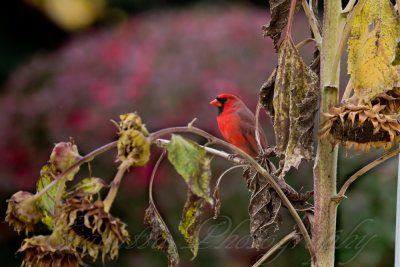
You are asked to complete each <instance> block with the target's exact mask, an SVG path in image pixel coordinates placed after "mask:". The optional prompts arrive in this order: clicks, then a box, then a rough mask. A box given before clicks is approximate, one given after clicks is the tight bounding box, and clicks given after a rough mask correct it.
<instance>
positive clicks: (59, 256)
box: [18, 235, 85, 267]
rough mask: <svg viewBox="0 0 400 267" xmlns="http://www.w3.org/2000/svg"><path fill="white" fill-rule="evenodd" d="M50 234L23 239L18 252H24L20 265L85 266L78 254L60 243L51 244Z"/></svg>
mask: <svg viewBox="0 0 400 267" xmlns="http://www.w3.org/2000/svg"><path fill="white" fill-rule="evenodd" d="M50 241H51V238H50V236H42V235H40V236H34V237H32V238H29V239H28V238H27V239H25V240H24V241H23V243H22V245H21V248H20V249H19V250H18V252H25V257H24V261H23V263H22V266H35V267H39V266H40V267H53V266H57V267H79V266H85V264H84V263H83V262H82V260H81V258H80V256H79V254H78V253H77V252H76V251H75V250H74V249H72V248H70V247H68V246H66V245H64V244H62V245H57V246H53V245H51V242H50Z"/></svg>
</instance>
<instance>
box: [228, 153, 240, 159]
mask: <svg viewBox="0 0 400 267" xmlns="http://www.w3.org/2000/svg"><path fill="white" fill-rule="evenodd" d="M237 156H239V154H229V155H228V159H229V160H234V159H235V158H236V157H237Z"/></svg>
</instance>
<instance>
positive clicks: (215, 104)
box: [210, 99, 221, 107]
mask: <svg viewBox="0 0 400 267" xmlns="http://www.w3.org/2000/svg"><path fill="white" fill-rule="evenodd" d="M210 104H211V105H213V106H216V107H220V106H221V103H219V102H218V100H217V99H214V100H213V101H211V102H210Z"/></svg>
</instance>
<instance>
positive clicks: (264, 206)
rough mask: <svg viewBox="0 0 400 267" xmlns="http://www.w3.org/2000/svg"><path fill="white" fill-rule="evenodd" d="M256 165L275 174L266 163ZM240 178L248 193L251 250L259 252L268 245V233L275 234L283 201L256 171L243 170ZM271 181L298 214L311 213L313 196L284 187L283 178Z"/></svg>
mask: <svg viewBox="0 0 400 267" xmlns="http://www.w3.org/2000/svg"><path fill="white" fill-rule="evenodd" d="M257 161H258V162H259V163H260V164H261V165H262V166H263V167H264V168H265V169H267V170H268V171H269V172H270V173H272V171H274V167H273V165H272V164H271V163H270V161H269V160H268V159H266V158H258V159H257ZM271 175H272V174H271ZM243 177H244V179H245V181H246V184H247V188H248V189H249V191H250V192H251V198H250V204H249V216H250V234H251V236H252V238H253V244H252V246H253V247H254V248H257V249H262V248H265V247H264V246H263V243H264V242H265V241H267V238H268V235H269V233H270V232H274V231H276V230H278V229H279V226H280V225H281V224H282V217H281V216H280V214H279V210H280V208H281V206H282V201H281V199H280V198H279V196H278V194H277V193H276V191H275V190H274V189H273V188H272V187H271V185H270V184H269V183H268V182H267V180H266V179H265V178H264V177H263V176H262V175H260V174H259V173H257V171H256V170H255V169H253V168H251V167H246V168H245V169H244V172H243ZM273 177H274V178H275V180H276V182H277V183H278V184H279V186H280V187H281V188H282V191H283V192H284V193H285V195H286V196H287V197H288V199H289V200H290V201H291V202H292V204H293V205H294V207H295V208H296V209H297V210H299V211H307V210H312V208H313V207H312V205H311V204H309V203H308V202H307V201H308V199H309V198H310V197H311V196H312V194H313V193H312V192H306V193H297V192H296V191H295V190H294V189H293V188H292V187H290V186H289V185H288V184H286V183H285V181H284V180H283V178H282V177H276V176H273Z"/></svg>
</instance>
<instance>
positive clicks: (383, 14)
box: [348, 0, 400, 104]
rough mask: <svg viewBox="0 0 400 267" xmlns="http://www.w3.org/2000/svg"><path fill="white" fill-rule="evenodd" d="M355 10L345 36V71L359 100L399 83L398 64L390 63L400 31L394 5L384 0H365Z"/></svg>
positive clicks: (399, 68)
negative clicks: (346, 38) (346, 68)
mask: <svg viewBox="0 0 400 267" xmlns="http://www.w3.org/2000/svg"><path fill="white" fill-rule="evenodd" d="M361 4H363V6H360V7H359V8H358V9H357V11H358V12H357V13H356V14H354V16H355V17H354V21H353V24H352V28H351V34H350V37H349V40H348V51H349V57H348V73H349V74H350V76H351V79H352V81H353V86H354V87H353V89H354V96H355V97H356V98H358V99H359V100H360V101H361V102H360V103H361V104H364V103H369V102H370V101H371V100H372V99H374V98H375V97H376V96H378V95H380V94H382V93H385V92H387V91H390V90H392V89H393V88H394V87H400V75H399V74H400V67H399V66H393V64H391V61H392V58H394V59H396V57H395V56H394V49H393V46H394V44H395V41H396V37H397V36H398V33H399V31H400V25H399V23H398V21H397V20H396V19H395V14H394V12H393V7H392V4H391V3H390V1H387V0H366V1H365V2H362V3H361Z"/></svg>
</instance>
